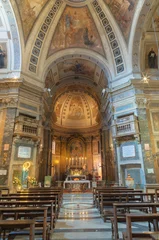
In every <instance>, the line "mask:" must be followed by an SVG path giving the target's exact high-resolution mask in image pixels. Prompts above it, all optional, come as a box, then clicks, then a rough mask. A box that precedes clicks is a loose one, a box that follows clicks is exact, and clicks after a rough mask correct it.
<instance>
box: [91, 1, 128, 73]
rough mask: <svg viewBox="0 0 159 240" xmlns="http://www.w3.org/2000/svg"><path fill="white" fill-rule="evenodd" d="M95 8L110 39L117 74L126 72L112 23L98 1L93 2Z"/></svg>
mask: <svg viewBox="0 0 159 240" xmlns="http://www.w3.org/2000/svg"><path fill="white" fill-rule="evenodd" d="M92 4H93V7H94V9H95V12H96V14H97V15H98V17H99V19H100V21H101V24H102V25H103V27H104V29H105V31H106V34H107V37H108V39H109V43H110V46H111V49H112V52H113V56H114V62H115V65H116V72H117V74H119V73H122V72H124V70H125V68H124V63H123V57H122V53H121V50H120V46H119V43H118V40H117V39H116V36H115V33H114V31H113V28H112V26H111V23H110V22H109V20H108V19H107V17H106V15H105V13H104V12H103V11H102V8H101V6H100V4H99V2H98V1H97V0H95V1H93V3H92Z"/></svg>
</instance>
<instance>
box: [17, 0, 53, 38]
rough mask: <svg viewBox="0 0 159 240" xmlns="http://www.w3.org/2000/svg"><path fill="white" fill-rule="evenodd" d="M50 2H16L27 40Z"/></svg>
mask: <svg viewBox="0 0 159 240" xmlns="http://www.w3.org/2000/svg"><path fill="white" fill-rule="evenodd" d="M48 1H49V0H16V3H17V5H18V8H19V12H20V16H21V20H22V26H23V32H24V39H25V40H26V39H27V38H28V36H29V33H30V31H31V28H32V27H33V25H34V23H35V20H36V18H37V17H38V16H39V14H40V12H41V10H42V8H43V7H44V5H45V4H46V3H47V2H48Z"/></svg>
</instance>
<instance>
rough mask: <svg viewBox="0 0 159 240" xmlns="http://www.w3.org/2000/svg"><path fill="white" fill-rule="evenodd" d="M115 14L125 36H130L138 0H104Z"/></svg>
mask: <svg viewBox="0 0 159 240" xmlns="http://www.w3.org/2000/svg"><path fill="white" fill-rule="evenodd" d="M104 2H105V3H106V4H107V5H108V7H109V9H110V11H111V12H112V14H113V15H114V18H115V19H116V21H117V23H118V25H119V27H120V29H121V31H122V33H123V34H124V36H125V38H126V39H127V38H128V37H129V33H130V30H131V24H132V21H133V17H134V13H135V9H136V6H137V3H138V0H104Z"/></svg>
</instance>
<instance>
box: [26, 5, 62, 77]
mask: <svg viewBox="0 0 159 240" xmlns="http://www.w3.org/2000/svg"><path fill="white" fill-rule="evenodd" d="M62 3H63V1H62V0H56V2H55V4H54V5H53V7H52V8H51V10H50V11H49V13H48V15H47V17H46V18H45V20H44V22H43V24H42V26H41V28H40V30H39V32H38V34H37V38H36V40H35V44H34V46H33V49H32V55H31V57H30V64H29V71H30V72H33V73H36V70H37V65H38V59H39V56H40V51H41V48H42V45H43V42H44V40H45V37H46V33H47V31H48V29H49V26H50V24H51V22H52V21H53V19H54V18H55V14H56V12H57V11H58V9H59V7H60V5H61V4H62Z"/></svg>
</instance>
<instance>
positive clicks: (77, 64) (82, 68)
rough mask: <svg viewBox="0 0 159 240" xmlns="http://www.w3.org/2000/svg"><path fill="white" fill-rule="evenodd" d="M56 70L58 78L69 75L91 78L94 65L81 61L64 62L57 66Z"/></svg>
mask: <svg viewBox="0 0 159 240" xmlns="http://www.w3.org/2000/svg"><path fill="white" fill-rule="evenodd" d="M58 70H59V76H60V78H63V77H68V76H71V75H86V76H88V77H89V78H93V76H94V72H95V64H94V63H92V62H90V61H87V60H83V59H74V60H66V61H64V62H60V63H59V64H58Z"/></svg>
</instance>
